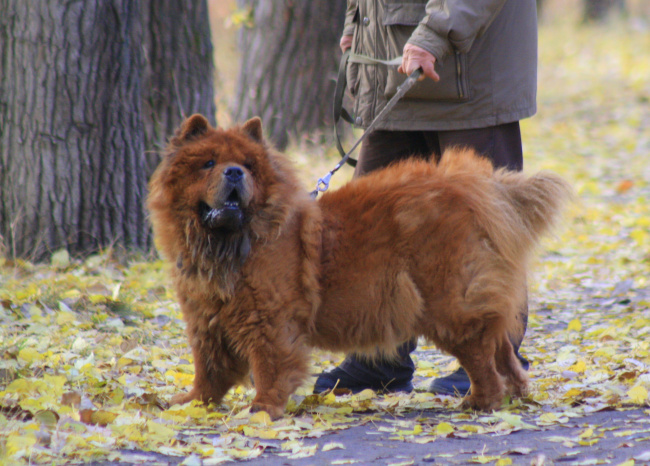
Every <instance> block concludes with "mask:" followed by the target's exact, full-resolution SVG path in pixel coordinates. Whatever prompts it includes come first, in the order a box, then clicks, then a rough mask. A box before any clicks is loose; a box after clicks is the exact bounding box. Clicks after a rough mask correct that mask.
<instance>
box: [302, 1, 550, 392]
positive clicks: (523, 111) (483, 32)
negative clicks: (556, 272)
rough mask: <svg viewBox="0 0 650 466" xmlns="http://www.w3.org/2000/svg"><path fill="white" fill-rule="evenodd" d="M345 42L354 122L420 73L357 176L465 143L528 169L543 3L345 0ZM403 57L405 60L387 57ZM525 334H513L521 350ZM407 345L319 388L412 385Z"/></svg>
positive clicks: (457, 378)
mask: <svg viewBox="0 0 650 466" xmlns="http://www.w3.org/2000/svg"><path fill="white" fill-rule="evenodd" d="M340 45H341V49H342V50H343V51H346V50H348V49H350V51H351V54H350V58H349V60H348V64H347V69H346V78H347V85H348V91H349V92H350V93H351V95H352V96H353V97H354V102H355V103H354V111H353V115H354V123H355V125H356V126H359V127H362V128H365V127H367V126H368V125H370V123H371V122H372V121H373V119H374V118H375V116H376V115H377V114H378V113H379V112H380V111H381V109H382V108H383V107H384V106H385V105H386V103H387V102H388V100H389V99H390V98H391V97H392V96H393V95H394V94H395V93H396V92H397V88H398V87H399V85H400V84H401V83H402V82H403V81H404V80H405V79H406V76H408V75H410V74H411V73H412V72H413V71H414V70H417V69H418V68H421V69H422V71H423V77H424V79H422V80H421V81H420V82H418V83H416V84H415V86H414V87H413V88H411V89H410V90H409V91H408V92H407V93H406V95H405V96H404V97H403V98H402V99H401V100H400V101H399V102H397V104H396V105H395V107H394V108H393V109H392V110H391V112H390V113H388V114H387V116H386V117H385V118H384V119H383V120H382V121H381V122H380V123H379V124H378V125H377V127H376V128H375V129H374V130H373V131H372V132H371V133H370V134H368V135H367V137H366V138H365V140H364V141H363V143H362V145H361V150H360V153H359V158H358V162H357V165H356V168H355V172H354V176H355V177H358V176H363V175H364V174H366V173H368V172H371V171H373V170H377V169H380V168H382V167H385V166H387V165H389V164H391V163H393V162H395V161H398V160H402V159H404V158H408V157H423V158H428V157H431V156H433V157H436V159H439V158H440V156H441V154H442V153H443V152H444V151H445V149H446V148H448V147H452V146H468V147H471V148H473V149H475V150H476V151H477V152H479V153H480V154H483V155H484V156H485V157H487V158H489V159H490V160H491V161H492V164H493V165H494V166H495V167H496V168H502V167H505V168H507V169H510V170H517V171H519V170H522V168H523V148H522V141H521V132H520V127H519V121H520V120H521V119H523V118H527V117H530V116H532V115H534V114H535V112H536V96H537V6H536V1H535V0H410V1H401V0H348V9H347V13H346V20H345V26H344V30H343V36H342V38H341V41H340ZM400 55H402V59H401V64H400V65H399V66H395V65H390V64H386V61H390V60H392V59H395V58H396V57H399V56H400ZM520 316H521V321H522V325H521V332H520V334H517V335H511V339H512V343H513V346H514V347H515V352H516V355H517V357H518V358H519V360H520V361H521V363H522V365H523V367H524V368H525V369H528V361H526V359H524V358H523V357H522V356H521V355H520V354H519V348H520V346H521V343H522V340H523V338H524V333H525V331H526V323H527V320H528V307H527V306H526V307H525V308H524V309H522V310H521V314H520ZM416 345H417V342H415V341H409V342H406V343H404V344H403V345H402V346H401V347H400V348H399V349H398V351H397V354H398V356H397V357H396V358H395V359H391V360H381V361H367V360H365V359H363V358H358V357H356V356H355V355H348V356H347V357H346V358H345V360H344V361H343V362H342V363H341V364H340V365H339V366H338V367H336V368H334V369H333V370H331V371H329V372H323V373H322V374H320V375H319V377H318V378H317V380H316V383H315V385H314V393H322V392H324V391H326V390H330V389H333V388H334V387H337V388H346V389H349V390H351V391H352V392H354V393H357V392H360V391H362V390H364V389H367V388H370V389H373V390H378V391H392V392H395V391H406V392H410V391H411V390H413V383H412V379H413V373H414V371H415V367H414V364H413V361H412V359H411V356H410V354H411V352H413V351H414V350H415V348H416ZM469 387H470V381H469V378H468V377H467V374H466V373H465V371H464V370H463V369H462V368H459V369H458V370H457V371H456V372H454V373H452V374H450V375H448V376H446V377H441V378H437V379H434V380H433V381H432V382H431V384H430V386H429V391H431V392H433V393H437V394H444V395H459V396H464V395H465V394H466V393H467V391H468V390H469Z"/></svg>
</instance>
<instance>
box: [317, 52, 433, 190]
mask: <svg viewBox="0 0 650 466" xmlns="http://www.w3.org/2000/svg"><path fill="white" fill-rule="evenodd" d="M348 60H350V61H351V62H353V63H364V64H390V65H394V64H395V62H396V61H397V62H398V63H399V62H401V57H399V58H396V59H394V60H391V61H386V60H377V59H374V58H370V57H364V56H362V55H351V54H350V51H349V50H348V51H346V52H345V53H344V54H343V57H341V63H340V65H339V74H338V79H337V81H336V90H335V91H334V108H333V111H334V134H335V137H336V148H337V149H338V150H339V153H340V154H341V160H340V161H339V163H337V164H336V166H335V167H334V168H333V169H331V170H330V171H329V172H327V174H326V175H325V176H323V177H322V178H318V182H317V183H316V189H314V190H313V191H312V192H311V193H310V195H311V197H312V198H314V199H316V197H317V196H318V193H324V192H325V191H327V190H328V189H329V187H330V180H331V179H332V175H333V174H334V173H336V172H337V171H338V170H339V169H340V168H341V167H342V166H343V165H345V164H346V163H349V164H350V165H352V166H353V167H354V166H356V164H357V161H356V160H355V159H353V158H351V155H352V152H354V150H355V149H356V148H357V147H359V145H360V144H361V143H362V142H363V140H364V139H365V138H366V137H367V136H368V134H370V133H371V132H372V131H373V130H374V129H375V127H376V126H377V125H378V124H379V123H381V122H382V121H383V120H384V119H385V118H386V115H388V114H389V113H390V111H391V110H392V109H393V107H395V105H396V104H397V102H398V101H399V100H400V99H401V98H402V97H404V94H406V93H407V92H408V91H409V90H410V89H411V88H412V87H413V85H414V84H415V83H416V82H417V81H418V79H419V78H420V76H421V75H422V68H418V69H417V70H415V71H414V72H413V73H411V74H410V75H409V77H408V78H406V81H404V82H403V83H402V85H401V86H400V87H398V88H397V92H396V93H395V95H394V96H393V97H391V99H390V100H389V101H388V102H387V103H386V105H385V106H384V108H383V109H382V110H381V112H379V114H378V115H377V116H376V117H375V119H374V120H373V121H372V123H370V125H369V126H368V127H367V128H366V130H365V131H364V133H363V134H362V135H361V137H360V138H359V139H357V142H355V143H354V145H353V146H352V148H351V149H350V150H349V151H347V152H345V150H344V149H343V145H342V144H341V139H340V137H339V133H338V127H337V123H338V122H339V121H340V119H341V118H342V119H344V120H345V121H347V122H348V123H350V124H354V120H353V119H352V117H351V116H350V114H349V113H348V111H347V110H345V109H344V108H343V95H344V94H345V87H346V78H345V69H346V65H347V62H348Z"/></svg>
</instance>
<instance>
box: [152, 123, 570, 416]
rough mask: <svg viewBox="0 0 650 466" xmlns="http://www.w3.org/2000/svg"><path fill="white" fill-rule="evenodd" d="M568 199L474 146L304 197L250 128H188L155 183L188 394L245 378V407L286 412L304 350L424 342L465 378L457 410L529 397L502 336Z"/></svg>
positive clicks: (301, 372) (513, 324)
mask: <svg viewBox="0 0 650 466" xmlns="http://www.w3.org/2000/svg"><path fill="white" fill-rule="evenodd" d="M569 197H570V188H569V186H568V185H567V183H566V182H565V181H563V180H562V179H561V178H559V177H558V176H556V175H554V174H551V173H538V174H536V175H534V176H531V177H527V176H525V175H523V174H521V173H514V172H509V171H504V170H494V169H493V167H492V165H491V163H490V162H489V161H488V160H487V159H485V158H482V157H479V156H478V155H477V154H475V153H474V152H473V151H471V150H467V149H460V148H459V149H455V150H451V151H447V152H445V153H444V154H443V155H442V157H441V160H440V161H439V162H437V163H436V162H435V161H432V162H429V161H425V160H420V159H416V158H413V159H411V160H407V161H403V162H400V163H397V164H395V165H392V166H390V167H388V168H386V169H383V170H380V171H376V172H373V173H371V174H368V175H366V176H363V177H360V178H357V179H354V180H352V181H350V182H349V183H348V184H347V185H345V186H343V187H342V188H340V189H338V190H336V191H333V192H328V193H325V194H323V195H322V196H321V197H320V199H318V200H314V199H312V198H311V197H310V195H309V194H308V192H307V191H306V190H305V189H304V188H303V187H302V186H301V185H300V183H299V182H298V180H297V177H296V173H295V171H294V169H293V167H292V166H291V164H290V163H289V161H288V160H287V159H286V158H285V157H284V156H283V155H282V154H279V153H278V152H276V151H275V150H274V149H273V148H272V147H270V145H269V144H268V143H267V142H266V141H265V139H264V137H263V134H262V125H261V121H260V119H259V118H253V119H251V120H249V121H247V122H246V123H245V124H243V125H242V126H240V127H235V128H231V129H227V130H224V129H219V128H212V127H211V126H210V125H209V123H208V121H207V120H206V119H205V118H204V117H203V116H201V115H193V116H191V117H190V118H188V119H187V120H186V121H185V122H184V123H183V124H182V126H181V128H180V129H179V130H177V132H176V134H175V135H174V137H173V138H172V139H171V141H170V143H169V146H168V150H167V154H166V155H165V157H164V159H163V160H162V162H161V164H160V166H159V167H158V169H157V170H156V172H155V174H154V175H153V176H152V179H151V181H150V185H149V195H148V199H147V205H148V209H149V212H150V216H151V221H152V224H153V229H154V235H155V241H156V246H157V247H158V249H159V250H160V252H161V253H162V255H163V256H164V257H165V258H166V259H167V260H169V261H170V262H172V264H173V267H172V276H173V281H174V284H175V287H176V291H177V294H178V299H179V301H180V305H181V308H182V312H183V316H184V319H185V321H186V323H187V335H188V337H189V343H190V346H191V348H192V353H193V356H194V366H195V380H194V386H193V388H192V390H191V391H190V392H189V393H186V394H180V395H176V396H175V397H174V398H173V399H172V402H173V403H184V402H187V401H190V400H194V399H197V400H202V401H204V402H208V401H212V402H215V403H219V402H220V401H221V399H222V397H223V396H224V395H225V394H226V392H227V391H228V389H230V388H231V387H233V386H234V385H235V384H237V383H240V382H244V381H246V380H247V379H248V377H249V374H250V373H252V375H253V379H254V383H255V388H256V392H257V393H256V396H255V398H254V400H253V404H252V407H251V410H252V411H259V410H264V411H267V412H268V413H269V415H270V416H271V417H273V418H277V417H280V416H282V414H283V412H284V409H285V406H286V403H287V401H288V398H289V396H290V395H291V393H292V392H293V391H294V390H295V389H296V388H297V387H299V386H300V385H301V384H302V383H303V382H304V380H305V378H306V376H307V374H308V367H309V362H308V358H309V351H310V348H322V349H325V350H330V351H343V352H356V353H358V354H364V355H369V356H372V355H377V354H381V355H382V356H385V355H386V354H388V355H390V354H391V352H394V349H395V348H396V347H397V346H399V345H400V344H401V343H403V342H405V341H407V340H409V339H412V338H414V337H419V336H424V337H426V338H427V339H428V340H430V341H431V342H433V343H434V344H435V345H436V346H437V347H438V348H439V349H440V350H442V351H445V352H447V353H449V354H451V355H453V356H455V357H456V358H458V361H459V362H460V364H461V365H462V367H463V368H465V370H466V371H467V373H468V374H469V378H470V381H471V392H470V394H469V395H468V396H467V397H465V399H464V400H463V403H462V406H463V407H464V408H473V409H482V410H490V409H494V408H497V407H499V406H500V404H501V402H502V400H503V397H504V395H506V394H510V395H515V396H519V395H522V394H524V393H525V392H526V390H527V375H526V372H525V371H524V370H523V369H522V367H521V365H520V363H519V362H518V360H517V359H516V357H515V353H514V351H513V347H512V344H511V343H510V339H509V338H508V335H509V334H521V332H522V329H521V328H519V325H521V323H520V322H519V320H518V319H517V314H518V312H519V310H520V309H521V308H522V306H523V305H524V303H525V300H526V293H527V290H526V278H525V277H526V269H527V263H528V260H529V258H530V256H531V252H532V251H533V250H534V248H535V245H536V244H537V242H538V239H539V237H540V235H542V234H543V233H544V232H546V231H547V230H548V229H549V228H550V227H551V226H552V224H553V221H554V220H555V219H556V218H557V217H558V213H559V211H560V209H561V207H562V204H563V203H564V202H565V201H566V200H567V199H568V198H569Z"/></svg>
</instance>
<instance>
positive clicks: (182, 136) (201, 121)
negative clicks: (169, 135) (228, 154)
mask: <svg viewBox="0 0 650 466" xmlns="http://www.w3.org/2000/svg"><path fill="white" fill-rule="evenodd" d="M209 129H210V123H209V122H208V120H207V119H206V118H205V117H204V116H203V115H200V114H198V113H196V114H194V115H192V116H191V117H189V118H187V119H186V120H185V121H184V122H183V124H182V125H181V127H180V128H179V129H178V130H177V131H176V134H175V135H174V138H173V139H172V144H174V145H180V144H182V143H183V142H185V141H191V140H192V139H195V138H197V137H198V136H201V135H203V134H205V133H207V131H208V130H209Z"/></svg>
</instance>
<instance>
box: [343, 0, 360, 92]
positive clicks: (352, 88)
mask: <svg viewBox="0 0 650 466" xmlns="http://www.w3.org/2000/svg"><path fill="white" fill-rule="evenodd" d="M352 22H353V23H354V24H355V28H354V34H353V35H352V48H351V51H352V52H356V51H358V50H359V47H360V45H359V42H360V41H361V31H360V30H359V7H357V10H356V11H355V13H354V19H353V20H352ZM345 81H346V86H347V89H348V92H350V94H352V95H353V96H356V95H357V92H358V90H359V64H358V63H350V62H349V61H348V63H347V65H346V67H345Z"/></svg>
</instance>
